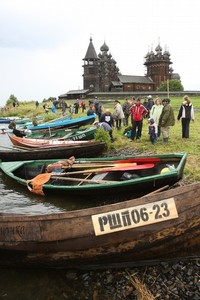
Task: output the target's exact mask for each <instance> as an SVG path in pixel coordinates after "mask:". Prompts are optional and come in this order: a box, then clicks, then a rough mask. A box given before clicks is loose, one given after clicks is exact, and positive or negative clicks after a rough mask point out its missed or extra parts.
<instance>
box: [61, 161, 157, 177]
mask: <svg viewBox="0 0 200 300" xmlns="http://www.w3.org/2000/svg"><path fill="white" fill-rule="evenodd" d="M153 167H154V164H143V165H136V166H135V165H134V166H130V165H129V166H120V167H119V166H117V167H107V168H99V169H88V170H82V171H74V172H66V173H65V175H70V174H71V175H74V174H87V173H104V172H113V171H134V170H142V169H149V168H153Z"/></svg>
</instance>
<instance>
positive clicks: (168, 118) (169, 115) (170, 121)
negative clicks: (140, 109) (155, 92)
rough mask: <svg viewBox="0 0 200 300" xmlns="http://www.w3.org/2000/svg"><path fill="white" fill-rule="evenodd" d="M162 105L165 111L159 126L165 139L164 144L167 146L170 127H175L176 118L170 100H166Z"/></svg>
mask: <svg viewBox="0 0 200 300" xmlns="http://www.w3.org/2000/svg"><path fill="white" fill-rule="evenodd" d="M162 104H163V109H162V113H161V115H160V119H159V126H160V130H161V134H162V137H163V143H164V144H165V143H167V142H168V139H169V129H170V126H174V124H175V116H174V110H173V108H172V106H171V104H170V99H169V98H164V99H163V100H162Z"/></svg>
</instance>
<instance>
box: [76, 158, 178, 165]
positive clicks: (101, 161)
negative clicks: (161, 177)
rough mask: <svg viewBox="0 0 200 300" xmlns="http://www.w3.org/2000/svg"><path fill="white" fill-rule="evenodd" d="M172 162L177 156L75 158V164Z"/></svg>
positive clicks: (176, 159)
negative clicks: (112, 158) (107, 158)
mask: <svg viewBox="0 0 200 300" xmlns="http://www.w3.org/2000/svg"><path fill="white" fill-rule="evenodd" d="M166 161H167V162H172V161H180V159H179V158H177V157H174V158H159V157H132V158H125V159H117V160H76V161H75V162H74V163H75V164H84V163H87V164H92V163H101V164H104V163H105V164H108V163H112V164H115V163H131V162H132V163H134V162H135V163H156V162H166Z"/></svg>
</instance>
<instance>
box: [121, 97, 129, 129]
mask: <svg viewBox="0 0 200 300" xmlns="http://www.w3.org/2000/svg"><path fill="white" fill-rule="evenodd" d="M130 107H131V104H130V103H129V101H128V99H127V98H126V99H125V101H124V103H123V105H122V109H123V112H124V119H123V123H124V126H126V127H128V120H129V116H130Z"/></svg>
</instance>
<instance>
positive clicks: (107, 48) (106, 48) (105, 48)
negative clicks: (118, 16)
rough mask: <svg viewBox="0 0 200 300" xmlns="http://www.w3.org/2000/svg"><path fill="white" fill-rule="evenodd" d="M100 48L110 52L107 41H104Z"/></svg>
mask: <svg viewBox="0 0 200 300" xmlns="http://www.w3.org/2000/svg"><path fill="white" fill-rule="evenodd" d="M100 50H101V51H102V52H108V51H109V47H108V46H107V45H106V43H105V42H104V44H103V45H102V46H101V48H100Z"/></svg>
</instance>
